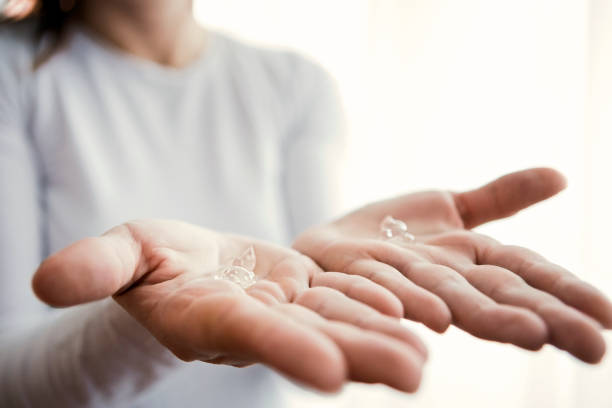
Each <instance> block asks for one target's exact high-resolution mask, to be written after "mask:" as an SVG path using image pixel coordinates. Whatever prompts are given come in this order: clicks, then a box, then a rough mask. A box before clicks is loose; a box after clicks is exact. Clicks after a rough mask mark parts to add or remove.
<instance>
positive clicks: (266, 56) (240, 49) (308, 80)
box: [214, 33, 335, 93]
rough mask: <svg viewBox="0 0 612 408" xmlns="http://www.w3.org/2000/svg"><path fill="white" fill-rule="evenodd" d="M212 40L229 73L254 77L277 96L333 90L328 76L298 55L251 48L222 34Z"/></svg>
mask: <svg viewBox="0 0 612 408" xmlns="http://www.w3.org/2000/svg"><path fill="white" fill-rule="evenodd" d="M214 36H215V39H216V41H217V42H218V43H220V45H221V46H222V47H223V48H224V51H225V54H226V56H227V59H228V62H229V63H230V64H232V69H237V70H241V71H247V70H248V71H249V73H250V74H257V75H259V76H261V79H263V80H266V81H269V83H270V84H271V85H273V86H277V87H279V91H281V92H298V93H302V92H303V91H306V90H313V88H314V89H320V88H321V87H333V86H335V81H334V79H333V78H332V76H331V75H330V74H329V73H328V72H327V71H326V70H325V69H324V68H323V67H322V66H321V65H320V64H319V63H317V62H315V61H314V60H313V59H311V58H309V57H307V56H305V55H302V54H300V53H298V52H295V51H292V50H288V49H284V48H279V47H269V46H259V45H253V44H250V43H248V42H245V41H243V40H239V39H236V38H233V37H230V36H227V35H225V34H219V33H215V34H214Z"/></svg>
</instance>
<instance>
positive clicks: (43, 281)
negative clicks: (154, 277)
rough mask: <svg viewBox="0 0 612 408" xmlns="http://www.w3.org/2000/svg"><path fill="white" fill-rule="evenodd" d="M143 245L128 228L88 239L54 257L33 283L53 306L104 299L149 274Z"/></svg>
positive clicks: (123, 226)
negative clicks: (142, 259) (142, 255)
mask: <svg viewBox="0 0 612 408" xmlns="http://www.w3.org/2000/svg"><path fill="white" fill-rule="evenodd" d="M141 258H142V257H141V248H140V244H139V243H138V242H136V240H135V239H134V238H133V237H132V234H131V233H130V231H129V229H128V228H127V227H126V226H125V225H122V226H119V227H116V228H113V229H112V230H110V231H109V232H107V233H106V234H104V235H103V236H101V237H97V238H86V239H83V240H81V241H78V242H76V243H75V244H72V245H70V246H69V247H67V248H65V249H63V250H61V251H59V252H57V253H55V254H54V255H51V256H50V257H49V258H47V259H46V260H45V261H43V263H42V264H41V265H40V266H39V268H38V270H37V271H36V273H35V275H34V278H33V280H32V287H33V289H34V292H35V293H36V295H37V296H38V297H39V298H40V299H41V300H42V301H44V302H45V303H48V304H50V305H52V306H60V307H61V306H71V305H75V304H79V303H85V302H89V301H93V300H98V299H102V298H105V297H107V296H110V295H113V294H115V293H116V292H118V291H119V290H120V289H121V288H123V287H125V286H126V285H128V284H129V283H130V282H133V281H135V280H136V279H138V278H139V277H140V276H142V275H143V274H144V273H145V272H146V266H145V265H144V263H143V262H141Z"/></svg>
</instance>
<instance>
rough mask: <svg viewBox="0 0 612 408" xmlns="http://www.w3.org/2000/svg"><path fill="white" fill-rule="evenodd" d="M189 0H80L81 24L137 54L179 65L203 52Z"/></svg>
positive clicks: (203, 40)
mask: <svg viewBox="0 0 612 408" xmlns="http://www.w3.org/2000/svg"><path fill="white" fill-rule="evenodd" d="M192 3H193V2H192V1H191V0H171V1H170V0H81V1H79V4H78V5H79V15H78V19H79V22H80V23H81V24H83V25H84V26H86V27H87V28H88V29H90V30H92V31H94V32H95V33H96V34H97V35H98V36H100V37H101V38H103V39H104V40H106V41H107V42H109V43H111V44H113V45H114V46H115V47H117V48H119V49H121V50H123V51H124V52H126V53H128V54H132V55H134V56H136V57H139V58H142V59H146V60H150V61H153V62H156V63H158V64H160V65H165V66H168V67H173V68H182V67H185V66H187V65H189V64H190V63H191V62H193V61H194V60H196V59H198V58H199V57H200V56H201V55H202V53H204V52H205V51H206V38H207V36H206V32H205V30H204V29H203V28H202V27H201V26H200V25H199V24H198V23H197V22H196V20H195V18H194V16H193V12H192V10H193V4H192Z"/></svg>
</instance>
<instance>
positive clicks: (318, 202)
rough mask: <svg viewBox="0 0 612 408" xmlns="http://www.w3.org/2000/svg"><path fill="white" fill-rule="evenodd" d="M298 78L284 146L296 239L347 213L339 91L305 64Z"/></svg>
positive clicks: (285, 179) (290, 215) (287, 199)
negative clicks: (344, 201)
mask: <svg viewBox="0 0 612 408" xmlns="http://www.w3.org/2000/svg"><path fill="white" fill-rule="evenodd" d="M296 71H297V72H296V73H295V75H294V76H293V78H292V82H293V83H294V84H297V85H296V86H295V95H294V97H295V100H296V103H295V105H294V111H293V112H292V113H291V114H290V118H291V121H290V124H289V127H288V132H287V135H286V138H285V143H284V145H283V150H282V154H283V163H284V166H283V191H284V194H285V202H286V203H287V204H286V205H287V214H288V224H289V230H290V234H291V237H292V238H295V236H296V235H297V234H299V233H301V232H303V231H304V230H305V229H306V228H308V227H310V226H312V225H315V224H317V223H321V222H323V221H326V220H329V219H330V218H331V217H333V216H336V215H338V212H339V210H340V209H341V208H342V196H343V194H342V182H341V179H342V171H341V170H342V168H343V164H344V152H345V133H346V126H345V117H344V112H343V108H342V103H341V99H340V95H339V92H338V87H337V85H336V83H335V82H334V80H333V79H332V78H331V77H330V76H329V74H328V73H327V72H326V71H324V70H323V69H322V68H321V67H319V66H317V65H316V64H313V63H310V62H307V61H304V60H301V61H300V63H299V68H298V69H296Z"/></svg>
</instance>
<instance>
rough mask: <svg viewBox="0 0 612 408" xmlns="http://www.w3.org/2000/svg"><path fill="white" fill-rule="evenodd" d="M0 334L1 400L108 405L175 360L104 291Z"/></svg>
mask: <svg viewBox="0 0 612 408" xmlns="http://www.w3.org/2000/svg"><path fill="white" fill-rule="evenodd" d="M0 341H1V342H2V347H1V351H0V406H3V407H22V406H32V407H37V406H62V407H73V406H74V407H76V406H78V407H83V406H110V405H114V403H115V402H118V401H123V402H125V401H126V400H129V399H130V398H133V397H134V396H137V395H138V394H139V393H141V392H143V391H144V390H146V389H147V388H149V387H150V386H151V385H153V384H154V383H155V382H156V381H158V380H159V379H160V378H162V377H163V376H164V375H165V373H167V372H168V371H171V370H172V369H173V368H174V367H175V366H176V365H177V364H178V360H177V359H176V358H175V357H174V356H173V355H172V354H171V353H170V352H168V351H167V350H166V349H165V348H164V347H163V346H162V345H160V344H159V343H158V342H157V340H155V338H153V336H151V335H150V334H149V333H148V332H147V331H146V330H145V329H144V328H143V327H142V326H141V325H140V324H139V323H137V322H136V321H135V320H134V319H133V318H132V317H131V316H129V315H128V314H127V313H126V312H125V311H124V310H123V309H121V308H120V307H119V306H118V305H117V304H116V303H115V302H114V301H112V300H110V299H107V300H104V301H100V302H96V303H92V304H88V305H85V306H80V307H78V308H75V310H70V311H68V312H66V313H65V314H63V315H61V316H59V317H58V318H57V319H53V321H52V322H49V323H48V324H46V325H45V326H44V327H37V328H35V329H30V330H28V331H25V332H24V331H22V332H20V333H6V334H3V336H2V339H1V340H0Z"/></svg>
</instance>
